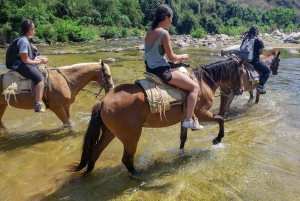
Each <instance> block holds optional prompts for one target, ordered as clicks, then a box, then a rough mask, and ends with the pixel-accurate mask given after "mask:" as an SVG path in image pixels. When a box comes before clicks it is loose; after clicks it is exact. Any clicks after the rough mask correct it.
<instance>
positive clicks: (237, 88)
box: [220, 57, 245, 95]
mask: <svg viewBox="0 0 300 201" xmlns="http://www.w3.org/2000/svg"><path fill="white" fill-rule="evenodd" d="M227 61H228V62H229V64H230V65H231V66H232V67H231V68H232V69H233V73H232V74H231V76H230V79H229V80H228V81H227V82H226V85H227V90H226V91H224V90H225V89H226V88H225V87H224V84H223V86H221V87H220V88H221V90H223V93H226V94H229V93H233V94H234V95H241V94H242V93H243V92H244V84H243V74H244V62H245V60H244V59H242V60H238V59H237V58H235V57H231V58H229V59H227Z"/></svg>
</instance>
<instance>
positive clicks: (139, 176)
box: [129, 171, 143, 180]
mask: <svg viewBox="0 0 300 201" xmlns="http://www.w3.org/2000/svg"><path fill="white" fill-rule="evenodd" d="M142 173H143V172H142V171H134V172H132V173H131V174H130V175H129V176H130V177H131V178H132V179H137V180H140V179H143V174H142Z"/></svg>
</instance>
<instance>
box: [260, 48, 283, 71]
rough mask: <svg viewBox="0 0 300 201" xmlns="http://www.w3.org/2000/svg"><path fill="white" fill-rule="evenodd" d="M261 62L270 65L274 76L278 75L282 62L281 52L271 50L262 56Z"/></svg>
mask: <svg viewBox="0 0 300 201" xmlns="http://www.w3.org/2000/svg"><path fill="white" fill-rule="evenodd" d="M261 60H262V61H263V62H265V63H266V64H267V65H268V67H269V68H270V70H271V71H272V74H273V75H277V74H278V67H279V62H280V51H277V50H274V49H273V50H270V51H268V52H266V53H265V54H264V55H263V56H262V58H261Z"/></svg>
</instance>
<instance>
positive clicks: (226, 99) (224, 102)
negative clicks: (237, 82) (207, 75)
mask: <svg viewBox="0 0 300 201" xmlns="http://www.w3.org/2000/svg"><path fill="white" fill-rule="evenodd" d="M279 56H280V51H277V50H274V49H273V50H269V51H268V52H266V53H265V54H264V55H262V57H261V60H262V61H263V62H265V63H266V64H267V66H268V67H269V68H270V70H271V72H272V74H273V75H277V74H278V67H279V62H280V57H279ZM243 84H244V91H248V92H249V94H250V98H249V100H248V102H250V101H252V100H253V99H254V96H253V90H254V89H256V87H257V85H258V83H257V84H252V82H251V81H249V75H248V73H247V72H246V70H244V76H243ZM223 89H224V88H221V91H222V90H223ZM234 97H235V95H234V94H233V93H231V94H229V95H222V96H221V100H220V111H219V115H221V116H224V114H225V112H226V111H227V109H228V108H229V106H230V104H231V103H232V101H233V99H234ZM259 97H260V93H259V91H258V90H256V99H255V103H258V102H259Z"/></svg>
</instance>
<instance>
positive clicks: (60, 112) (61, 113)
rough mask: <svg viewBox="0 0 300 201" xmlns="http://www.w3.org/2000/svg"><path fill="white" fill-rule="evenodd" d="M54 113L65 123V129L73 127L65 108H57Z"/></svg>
mask: <svg viewBox="0 0 300 201" xmlns="http://www.w3.org/2000/svg"><path fill="white" fill-rule="evenodd" d="M50 109H51V108H50ZM51 110H52V109H51ZM52 111H53V112H54V113H55V114H56V116H57V117H58V118H59V119H60V120H61V121H62V122H63V127H70V126H71V121H70V120H69V118H68V115H67V111H66V109H65V108H64V107H58V108H56V109H54V110H52Z"/></svg>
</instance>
